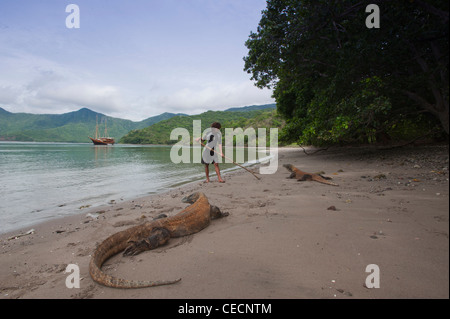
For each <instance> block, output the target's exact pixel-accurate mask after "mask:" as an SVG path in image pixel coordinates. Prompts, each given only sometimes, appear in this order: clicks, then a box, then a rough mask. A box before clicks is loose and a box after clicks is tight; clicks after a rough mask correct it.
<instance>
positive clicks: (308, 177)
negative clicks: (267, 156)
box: [283, 164, 339, 186]
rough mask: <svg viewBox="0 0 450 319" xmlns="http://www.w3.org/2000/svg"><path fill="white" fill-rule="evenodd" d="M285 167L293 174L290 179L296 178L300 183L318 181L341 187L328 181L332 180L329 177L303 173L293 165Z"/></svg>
mask: <svg viewBox="0 0 450 319" xmlns="http://www.w3.org/2000/svg"><path fill="white" fill-rule="evenodd" d="M283 166H284V167H286V168H287V169H288V171H290V172H291V175H290V176H289V178H294V177H295V178H296V179H297V180H298V181H316V182H319V183H323V184H327V185H332V186H339V185H338V184H335V183H333V182H330V181H329V180H328V179H330V178H329V177H325V176H322V175H318V174H312V173H306V172H303V171H301V170H299V169H298V168H297V167H295V166H294V165H291V164H284V165H283Z"/></svg>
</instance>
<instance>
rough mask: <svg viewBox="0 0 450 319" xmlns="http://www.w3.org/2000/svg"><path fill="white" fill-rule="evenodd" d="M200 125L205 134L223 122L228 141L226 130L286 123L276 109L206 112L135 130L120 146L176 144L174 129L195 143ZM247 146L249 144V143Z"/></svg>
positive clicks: (267, 126) (178, 117) (223, 129)
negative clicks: (186, 133)
mask: <svg viewBox="0 0 450 319" xmlns="http://www.w3.org/2000/svg"><path fill="white" fill-rule="evenodd" d="M194 120H200V121H201V130H202V132H203V131H204V130H205V129H207V128H208V127H210V125H211V123H213V122H220V123H221V125H222V137H223V138H225V128H233V129H235V128H242V129H243V130H245V129H246V128H248V127H253V128H255V130H257V128H266V129H267V132H268V130H269V129H270V128H275V127H276V128H281V127H282V125H283V124H284V121H283V120H282V119H281V117H280V116H278V115H277V113H276V111H275V110H273V109H261V110H253V111H245V112H237V111H233V112H232V111H207V112H204V113H202V114H198V115H192V116H176V117H173V118H170V119H168V120H165V121H161V122H158V123H156V124H153V125H151V126H149V127H146V128H144V129H141V130H133V131H131V132H129V133H128V134H127V135H125V136H124V137H123V138H122V139H121V140H120V143H125V144H169V145H170V144H175V143H177V142H178V141H177V140H170V133H171V132H172V130H174V129H175V128H184V129H187V130H188V131H189V134H190V137H191V143H193V139H194V138H195V137H194V136H193V121H194ZM246 142H248V141H247V140H246Z"/></svg>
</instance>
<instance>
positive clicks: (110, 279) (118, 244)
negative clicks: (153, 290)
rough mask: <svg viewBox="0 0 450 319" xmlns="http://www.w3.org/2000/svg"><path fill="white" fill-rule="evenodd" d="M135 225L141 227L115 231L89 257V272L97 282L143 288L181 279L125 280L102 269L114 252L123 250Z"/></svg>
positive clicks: (118, 286) (168, 283)
mask: <svg viewBox="0 0 450 319" xmlns="http://www.w3.org/2000/svg"><path fill="white" fill-rule="evenodd" d="M137 227H142V226H141V225H139V226H135V227H132V228H129V229H126V230H124V231H121V232H118V233H115V234H114V235H111V236H110V237H108V238H107V239H106V240H105V241H103V242H102V243H101V244H100V245H99V246H98V247H97V249H96V250H95V253H94V256H93V257H92V258H91V261H90V264H89V273H90V275H91V277H92V279H94V280H95V281H96V282H97V283H99V284H102V285H105V286H108V287H113V288H130V289H131V288H145V287H154V286H162V285H171V284H174V283H177V282H179V281H180V280H181V278H179V279H176V280H167V281H140V280H139V281H135V280H126V279H122V278H117V277H114V276H111V275H108V274H106V273H104V272H103V271H102V269H101V268H102V265H103V263H104V262H105V261H106V260H107V259H108V258H110V257H112V256H114V255H115V254H117V253H119V252H121V251H123V250H125V248H127V246H128V245H129V242H128V239H129V238H130V234H133V233H135V232H136V228H137Z"/></svg>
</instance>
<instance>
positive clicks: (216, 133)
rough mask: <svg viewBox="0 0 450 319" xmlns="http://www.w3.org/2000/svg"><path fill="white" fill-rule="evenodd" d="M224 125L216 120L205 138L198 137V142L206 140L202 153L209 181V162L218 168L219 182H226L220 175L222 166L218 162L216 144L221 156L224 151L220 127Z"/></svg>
mask: <svg viewBox="0 0 450 319" xmlns="http://www.w3.org/2000/svg"><path fill="white" fill-rule="evenodd" d="M221 127H222V125H220V123H219V122H214V123H212V124H211V130H210V131H209V132H208V133H206V135H205V136H204V137H203V138H200V137H199V138H197V139H196V141H197V142H198V141H199V140H200V139H201V141H202V142H205V141H206V146H208V148H210V149H208V148H206V147H205V149H204V150H203V154H202V164H204V165H205V174H206V182H207V183H209V164H214V169H215V170H216V174H217V177H218V179H219V183H225V181H224V180H223V179H222V177H221V176H220V168H219V163H218V155H217V151H216V149H215V148H216V146H218V148H219V150H218V153H219V155H220V156H223V153H222V133H220V128H221Z"/></svg>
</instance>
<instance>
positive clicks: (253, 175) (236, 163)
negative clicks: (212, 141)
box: [199, 141, 261, 179]
mask: <svg viewBox="0 0 450 319" xmlns="http://www.w3.org/2000/svg"><path fill="white" fill-rule="evenodd" d="M199 142H200V144H202V146H204V147H206V148H207V149H209V150H210V151H213V152H214V153H217V154H219V153H218V152H216V151H215V150H213V149H212V148H210V147H209V146H206V145H205V144H203V143H202V142H201V141H199ZM219 155H220V156H222V157H223V158H225V159H227V160H229V161H231V162H233V164H234V165H237V166H239V167H242V168H243V169H245V170H246V171H247V172H249V173H251V174H252V175H253V176H255V177H256V178H257V179H261V178H260V177H258V176H256V175H255V173H253V172H252V171H251V170H249V169H247V168H246V167H244V166H242V165H240V164H238V163H236V162H234V161H233V160H232V159H231V158H228V157H226V156H225V155H223V154H219Z"/></svg>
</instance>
